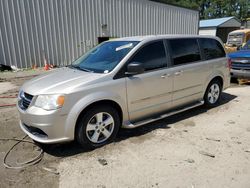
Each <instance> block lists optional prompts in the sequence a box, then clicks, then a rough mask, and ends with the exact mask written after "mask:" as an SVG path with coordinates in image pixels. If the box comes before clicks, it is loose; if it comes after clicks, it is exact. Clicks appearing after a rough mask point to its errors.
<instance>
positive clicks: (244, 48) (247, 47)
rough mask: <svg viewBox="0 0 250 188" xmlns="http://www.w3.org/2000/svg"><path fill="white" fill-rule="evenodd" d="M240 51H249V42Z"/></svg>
mask: <svg viewBox="0 0 250 188" xmlns="http://www.w3.org/2000/svg"><path fill="white" fill-rule="evenodd" d="M242 50H250V40H249V41H248V42H247V43H246V44H245V45H244V46H243V47H242Z"/></svg>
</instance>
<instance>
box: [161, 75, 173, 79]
mask: <svg viewBox="0 0 250 188" xmlns="http://www.w3.org/2000/svg"><path fill="white" fill-rule="evenodd" d="M170 76H171V75H170V74H163V75H161V78H167V77H170Z"/></svg>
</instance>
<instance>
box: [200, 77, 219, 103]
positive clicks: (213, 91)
mask: <svg viewBox="0 0 250 188" xmlns="http://www.w3.org/2000/svg"><path fill="white" fill-rule="evenodd" d="M221 91H222V86H221V83H220V81H218V80H213V81H211V82H210V83H209V85H208V87H207V90H206V93H205V95H204V101H205V105H206V106H208V107H213V106H216V105H217V104H218V102H219V100H220V96H221Z"/></svg>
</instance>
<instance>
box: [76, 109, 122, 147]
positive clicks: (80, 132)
mask: <svg viewBox="0 0 250 188" xmlns="http://www.w3.org/2000/svg"><path fill="white" fill-rule="evenodd" d="M119 127H120V117H119V114H118V112H117V111H116V109H114V108H113V107H110V106H95V107H93V108H90V109H88V111H87V112H86V113H85V114H82V115H81V116H80V118H79V120H78V123H77V128H76V140H77V141H78V143H80V144H81V145H82V146H87V147H90V148H96V147H100V146H103V145H105V144H107V143H109V142H111V141H112V140H113V139H114V138H115V137H116V134H117V132H118V130H119Z"/></svg>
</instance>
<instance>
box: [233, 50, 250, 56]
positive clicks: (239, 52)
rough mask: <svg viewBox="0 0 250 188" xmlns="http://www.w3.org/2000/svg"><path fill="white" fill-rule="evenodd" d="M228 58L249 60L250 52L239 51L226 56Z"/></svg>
mask: <svg viewBox="0 0 250 188" xmlns="http://www.w3.org/2000/svg"><path fill="white" fill-rule="evenodd" d="M228 56H229V57H230V58H250V50H240V51H237V52H234V53H230V54H228Z"/></svg>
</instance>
